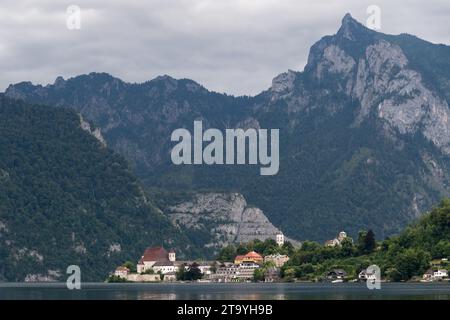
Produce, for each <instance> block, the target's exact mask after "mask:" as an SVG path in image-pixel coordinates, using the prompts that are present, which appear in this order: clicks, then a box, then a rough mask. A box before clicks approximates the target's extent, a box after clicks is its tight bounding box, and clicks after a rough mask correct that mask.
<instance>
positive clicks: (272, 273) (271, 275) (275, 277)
mask: <svg viewBox="0 0 450 320" xmlns="http://www.w3.org/2000/svg"><path fill="white" fill-rule="evenodd" d="M280 280H281V274H280V269H279V268H269V269H267V271H266V273H265V274H264V282H278V281H280Z"/></svg>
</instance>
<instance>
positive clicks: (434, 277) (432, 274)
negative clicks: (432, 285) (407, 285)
mask: <svg viewBox="0 0 450 320" xmlns="http://www.w3.org/2000/svg"><path fill="white" fill-rule="evenodd" d="M447 277H448V272H447V270H445V269H428V270H427V271H426V272H425V273H424V274H423V276H422V279H423V280H424V281H439V280H442V279H444V278H447Z"/></svg>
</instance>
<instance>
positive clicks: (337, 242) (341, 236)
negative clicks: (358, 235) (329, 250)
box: [325, 231, 353, 247]
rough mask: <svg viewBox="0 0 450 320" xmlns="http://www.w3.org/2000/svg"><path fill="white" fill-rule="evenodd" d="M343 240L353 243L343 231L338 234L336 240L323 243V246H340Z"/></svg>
mask: <svg viewBox="0 0 450 320" xmlns="http://www.w3.org/2000/svg"><path fill="white" fill-rule="evenodd" d="M345 239H350V241H352V242H353V239H352V238H349V237H347V233H346V232H345V231H341V232H339V234H338V236H337V238H334V239H332V240H327V241H325V246H326V247H336V246H340V245H341V244H342V241H344V240H345Z"/></svg>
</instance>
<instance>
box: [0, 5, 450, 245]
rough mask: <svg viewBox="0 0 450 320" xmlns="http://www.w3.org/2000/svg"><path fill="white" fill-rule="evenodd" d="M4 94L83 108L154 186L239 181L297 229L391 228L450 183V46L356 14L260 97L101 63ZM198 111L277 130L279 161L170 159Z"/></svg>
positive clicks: (320, 234) (199, 186) (298, 233)
mask: <svg viewBox="0 0 450 320" xmlns="http://www.w3.org/2000/svg"><path fill="white" fill-rule="evenodd" d="M249 76H251V75H249ZM5 94H6V95H7V96H9V97H13V98H19V99H24V100H27V101H31V102H34V103H46V104H51V105H56V106H60V107H69V108H74V109H75V110H77V111H78V112H80V113H81V114H82V115H83V117H84V118H86V119H87V120H89V121H92V123H94V124H95V125H96V126H98V127H99V128H100V130H101V133H102V135H103V136H104V138H105V140H106V142H107V144H108V146H109V147H111V148H112V149H113V150H115V151H117V152H118V153H120V154H122V155H123V156H124V157H125V158H126V159H128V160H129V161H130V163H131V165H132V167H133V170H134V173H135V174H136V175H137V176H138V177H139V178H141V179H142V180H143V181H144V184H145V185H146V187H147V189H148V190H150V192H156V193H158V192H159V191H158V190H166V191H167V190H168V191H170V192H179V191H183V192H185V191H194V192H196V191H198V190H201V191H206V192H228V193H236V192H238V193H240V194H242V195H243V196H244V197H245V199H246V200H247V201H248V203H250V204H251V205H252V206H256V207H258V208H260V209H261V210H263V211H264V213H265V214H266V215H267V217H268V218H269V220H270V222H271V223H273V224H274V225H275V226H276V227H277V228H279V229H281V230H282V231H283V232H285V233H286V234H287V235H288V236H290V237H292V238H294V239H302V240H303V239H311V240H320V241H323V240H326V239H330V238H332V237H334V235H335V234H336V232H338V231H340V230H346V231H347V232H348V233H349V234H350V235H352V236H356V235H357V233H358V231H359V230H360V229H368V228H371V229H373V230H374V231H375V233H376V235H377V237H378V238H383V237H386V236H389V235H392V234H395V233H398V232H399V230H401V229H402V227H404V226H405V225H406V224H407V223H408V222H409V221H411V220H413V219H415V218H416V217H417V216H418V215H420V214H421V212H424V211H426V210H428V209H429V208H430V207H431V206H432V205H433V204H434V203H437V202H438V201H439V200H440V199H441V198H442V197H444V196H448V195H449V188H448V186H449V177H450V161H449V153H450V125H449V123H448V119H449V115H450V114H449V113H450V110H449V107H448V103H449V99H450V47H448V46H445V45H436V44H432V43H429V42H426V41H423V40H421V39H418V38H416V37H414V36H411V35H407V34H401V35H396V36H394V35H386V34H382V33H379V32H375V31H373V30H370V29H367V28H366V27H365V26H363V25H362V24H360V23H359V22H357V21H356V20H354V19H353V18H352V17H351V16H350V15H349V14H347V15H346V16H345V17H344V18H343V20H342V25H341V27H340V28H339V30H338V31H337V33H336V34H335V35H331V36H325V37H323V38H322V39H320V40H319V41H318V42H317V43H315V44H314V45H313V46H312V47H311V50H310V53H309V57H308V62H307V65H306V66H305V68H304V70H303V71H301V72H299V71H292V70H289V71H288V72H285V73H282V74H280V75H279V76H277V77H275V78H274V79H273V81H272V86H271V87H270V88H269V89H267V90H265V91H264V92H262V93H260V94H259V95H257V96H254V97H233V96H228V95H225V94H218V93H215V92H211V91H208V90H207V89H205V88H204V87H202V86H201V85H199V84H197V83H195V82H194V81H191V80H187V79H181V80H176V79H173V78H171V77H169V76H162V77H158V78H156V79H154V80H151V81H148V82H145V83H140V84H131V83H126V82H123V81H122V80H120V79H117V78H114V77H112V76H110V75H108V74H104V73H91V74H89V75H81V76H77V77H74V78H71V79H68V80H64V79H62V78H58V79H57V80H56V81H55V83H54V84H51V85H47V86H40V85H33V84H31V83H29V82H23V83H18V84H14V85H11V86H10V87H9V88H8V89H7V90H6V92H5ZM196 119H198V120H202V121H203V126H204V128H219V129H224V128H244V129H246V128H267V129H271V128H279V129H280V170H279V173H278V174H277V175H275V176H259V170H258V168H257V167H256V166H207V165H196V166H174V165H172V164H171V161H170V149H171V147H172V146H173V143H171V142H170V135H171V132H172V131H173V130H174V129H176V128H188V129H190V130H191V131H192V127H193V121H194V120H196ZM155 190H156V191H155ZM170 192H169V193H165V194H166V196H167V197H168V199H160V200H161V201H162V202H170V201H171V199H170V198H171V197H173V195H171V193H170Z"/></svg>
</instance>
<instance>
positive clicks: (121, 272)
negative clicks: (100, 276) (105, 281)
mask: <svg viewBox="0 0 450 320" xmlns="http://www.w3.org/2000/svg"><path fill="white" fill-rule="evenodd" d="M128 273H130V269H128V268H127V267H118V268H117V269H116V271H115V272H114V275H115V276H116V277H121V278H126V277H127V276H128Z"/></svg>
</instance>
